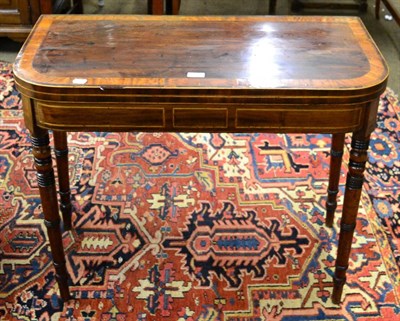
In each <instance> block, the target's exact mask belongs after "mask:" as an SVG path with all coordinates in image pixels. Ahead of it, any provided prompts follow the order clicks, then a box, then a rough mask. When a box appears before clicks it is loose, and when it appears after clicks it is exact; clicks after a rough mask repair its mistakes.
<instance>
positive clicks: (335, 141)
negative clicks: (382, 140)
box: [326, 134, 345, 227]
mask: <svg viewBox="0 0 400 321" xmlns="http://www.w3.org/2000/svg"><path fill="white" fill-rule="evenodd" d="M344 135H345V134H333V135H332V147H331V160H330V167H329V168H330V172H329V185H328V199H327V200H326V226H328V227H332V225H333V220H334V218H335V210H336V207H337V201H336V199H337V194H338V192H339V180H340V169H341V165H342V156H343V146H344Z"/></svg>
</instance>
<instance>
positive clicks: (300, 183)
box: [0, 63, 400, 321]
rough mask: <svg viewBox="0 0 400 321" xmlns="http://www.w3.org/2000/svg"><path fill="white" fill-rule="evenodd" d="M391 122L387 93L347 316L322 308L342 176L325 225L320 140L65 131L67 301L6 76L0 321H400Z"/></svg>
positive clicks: (4, 69) (394, 103) (325, 142)
mask: <svg viewBox="0 0 400 321" xmlns="http://www.w3.org/2000/svg"><path fill="white" fill-rule="evenodd" d="M399 114H400V105H399V102H398V98H397V97H396V95H395V94H394V93H393V92H392V91H391V90H389V89H388V90H387V91H386V92H385V93H384V94H383V95H382V97H381V102H380V109H379V116H378V128H377V129H376V131H375V132H374V133H373V134H372V137H371V145H370V146H371V147H370V164H369V165H368V168H367V173H366V179H367V183H366V184H365V186H364V187H365V188H364V190H363V194H362V206H361V207H360V210H359V217H358V219H357V229H356V232H355V237H354V243H353V251H352V254H351V257H350V266H349V271H348V280H347V283H346V286H345V289H344V295H343V303H342V305H341V306H337V305H334V304H332V302H331V300H330V298H329V295H330V293H331V292H332V286H333V283H332V275H333V270H334V260H335V257H336V249H337V238H338V226H339V225H338V222H339V219H340V217H339V213H340V210H341V206H342V202H343V185H344V182H345V172H346V166H345V165H343V168H342V175H341V189H340V193H339V207H338V211H337V214H336V218H335V224H334V228H327V227H326V226H325V225H324V221H325V218H324V217H325V208H324V207H325V200H326V189H327V175H328V171H329V148H330V139H331V138H330V136H329V135H303V134H296V135H270V134H223V133H222V134H216V133H197V134H195V133H69V134H68V141H69V161H70V177H71V191H72V202H73V206H74V213H73V230H72V231H68V232H64V233H63V242H64V247H65V249H66V260H67V268H68V271H69V273H70V275H71V291H72V295H73V297H74V300H71V301H69V302H66V303H63V302H62V301H61V300H60V299H59V297H58V287H57V284H56V283H55V279H54V270H53V267H52V263H51V260H50V258H51V254H50V249H49V245H48V243H47V238H46V230H45V226H44V223H43V220H42V219H43V216H42V211H41V204H40V199H39V192H38V189H37V182H36V176H35V171H34V165H33V158H32V155H31V153H30V138H29V133H28V132H27V130H26V129H25V127H24V121H23V117H22V111H21V99H20V96H19V94H18V92H17V91H16V89H15V86H14V82H13V78H12V74H11V65H10V64H6V63H0V199H1V202H0V258H1V261H0V320H58V319H60V320H82V321H89V320H104V321H108V320H119V321H122V320H137V321H152V320H166V321H167V320H168V321H169V320H174V321H184V320H186V321H194V320H202V321H203V320H204V321H205V320H221V321H222V320H224V321H228V320H229V321H237V320H241V321H245V320H246V321H249V320H260V321H261V320H267V321H270V320H282V321H293V320H308V321H311V320H312V321H316V320H360V321H366V320H374V321H378V320H400V316H399V315H400V307H399V299H400V295H399V291H400V286H399V284H400V282H399V272H398V268H399V266H400V253H399V252H398V248H399V233H400V230H399V226H400V217H399V215H400V213H399V212H400V211H399V192H398V188H399V176H400V175H399V167H400V162H399V159H400V157H399V141H400V140H399V138H400V137H399V128H400V124H399V119H400V117H399ZM344 158H345V159H346V160H347V159H348V151H347V150H346V153H345V157H344Z"/></svg>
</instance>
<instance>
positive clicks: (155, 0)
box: [147, 0, 164, 15]
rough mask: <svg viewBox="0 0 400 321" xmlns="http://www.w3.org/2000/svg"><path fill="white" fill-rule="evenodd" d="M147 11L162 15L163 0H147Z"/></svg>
mask: <svg viewBox="0 0 400 321" xmlns="http://www.w3.org/2000/svg"><path fill="white" fill-rule="evenodd" d="M147 11H148V13H149V14H156V15H163V14H164V0H147Z"/></svg>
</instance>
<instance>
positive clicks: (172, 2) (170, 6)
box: [165, 0, 181, 15]
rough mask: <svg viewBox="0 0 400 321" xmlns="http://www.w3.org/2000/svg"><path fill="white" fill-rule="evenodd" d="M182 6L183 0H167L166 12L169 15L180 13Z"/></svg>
mask: <svg viewBox="0 0 400 321" xmlns="http://www.w3.org/2000/svg"><path fill="white" fill-rule="evenodd" d="M180 7H181V0H166V1H165V13H166V14H169V15H171V14H172V15H177V14H179V9H180Z"/></svg>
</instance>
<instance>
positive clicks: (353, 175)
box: [332, 132, 369, 304]
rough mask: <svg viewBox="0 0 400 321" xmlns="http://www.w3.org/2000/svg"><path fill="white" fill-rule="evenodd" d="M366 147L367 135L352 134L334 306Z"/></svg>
mask: <svg viewBox="0 0 400 321" xmlns="http://www.w3.org/2000/svg"><path fill="white" fill-rule="evenodd" d="M368 145H369V135H365V134H363V133H360V132H358V133H357V132H356V133H353V138H352V142H351V151H350V161H349V171H348V173H347V181H346V191H345V196H344V203H343V214H342V219H341V223H340V236H339V245H338V254H337V259H336V266H335V275H334V278H333V281H334V287H333V293H332V301H333V303H335V304H340V301H341V296H342V292H343V286H344V284H345V283H346V271H347V268H348V266H349V257H350V251H351V245H352V243H353V234H354V230H355V228H356V219H357V214H358V208H359V203H360V197H361V191H362V186H363V182H364V169H365V164H366V162H367V159H368V154H367V150H368Z"/></svg>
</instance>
